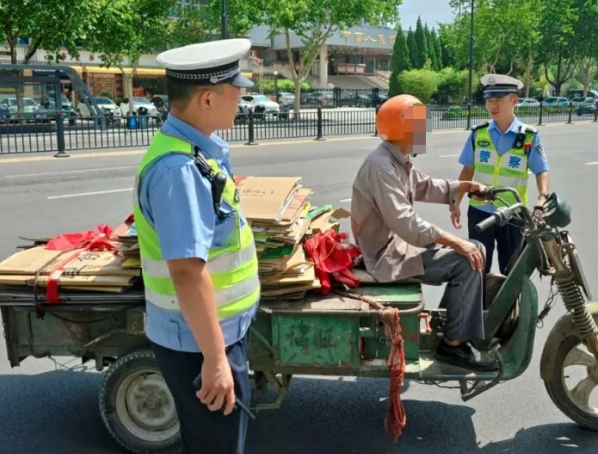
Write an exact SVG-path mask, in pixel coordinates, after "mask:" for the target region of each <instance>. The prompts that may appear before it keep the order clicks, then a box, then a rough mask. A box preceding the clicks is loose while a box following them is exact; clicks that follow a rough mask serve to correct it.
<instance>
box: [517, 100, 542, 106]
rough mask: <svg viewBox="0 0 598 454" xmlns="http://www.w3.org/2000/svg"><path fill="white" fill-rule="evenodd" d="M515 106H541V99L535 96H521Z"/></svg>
mask: <svg viewBox="0 0 598 454" xmlns="http://www.w3.org/2000/svg"><path fill="white" fill-rule="evenodd" d="M515 107H540V101H538V100H537V99H534V98H519V102H518V103H517V104H515Z"/></svg>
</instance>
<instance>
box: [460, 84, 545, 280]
mask: <svg viewBox="0 0 598 454" xmlns="http://www.w3.org/2000/svg"><path fill="white" fill-rule="evenodd" d="M481 82H482V85H484V87H485V88H484V98H485V99H486V109H487V110H488V112H489V113H490V116H491V117H492V120H491V121H490V122H489V123H484V124H481V125H478V126H476V127H474V128H472V129H473V131H472V133H471V135H470V137H469V138H468V140H467V142H466V143H465V146H464V148H463V151H462V153H461V157H460V158H459V163H460V164H462V165H463V170H461V174H460V175H459V178H458V179H459V180H461V181H473V180H475V181H476V182H478V183H482V184H484V185H486V186H509V187H513V188H516V189H517V192H518V193H519V195H520V196H521V198H522V200H523V202H524V203H526V204H527V203H528V194H527V183H528V174H529V172H531V173H533V174H534V175H535V176H536V186H537V188H538V193H539V196H538V200H537V202H536V203H535V204H534V205H535V206H536V207H541V206H542V205H543V204H544V203H545V202H546V198H547V197H548V192H549V181H548V170H549V167H548V160H547V159H546V155H545V154H544V150H543V147H542V144H541V142H540V135H539V133H538V130H537V129H535V128H533V127H531V126H528V125H526V124H524V123H522V122H521V121H519V119H517V117H516V116H515V105H516V104H517V103H518V102H519V97H518V95H517V93H518V91H519V90H520V89H521V88H523V83H522V82H521V81H519V80H517V79H514V78H513V77H509V76H503V75H500V74H486V75H485V76H484V77H482V79H481ZM462 197H463V194H461V196H460V197H459V200H457V204H459V203H460V199H461V198H462ZM500 197H501V198H502V199H503V200H505V202H507V203H508V204H509V205H512V204H513V203H515V202H516V199H515V197H514V196H513V195H512V194H509V193H503V194H501V196H500ZM498 206H504V205H502V204H501V202H494V203H486V202H480V201H478V200H475V199H469V209H468V211H467V225H468V229H469V238H470V239H472V240H477V241H479V242H480V243H482V244H483V245H484V246H485V247H486V269H485V272H486V273H489V272H490V268H491V266H492V258H493V255H494V249H495V243H496V250H497V253H498V262H499V269H500V272H501V274H506V273H507V271H508V267H509V264H510V263H512V259H513V258H514V256H515V255H516V254H517V253H518V251H519V250H520V247H521V245H522V232H521V226H520V225H518V223H517V222H511V223H510V224H507V225H505V226H504V227H499V226H494V227H492V228H489V229H488V230H486V231H484V232H482V233H478V232H476V231H475V226H476V224H478V223H479V222H481V221H483V220H484V219H486V218H488V217H490V216H491V214H492V213H493V212H494V211H495V210H496V207H498ZM460 216H461V212H460V210H455V211H453V212H452V213H451V220H452V223H453V225H454V226H455V227H456V228H458V229H459V228H461V222H460Z"/></svg>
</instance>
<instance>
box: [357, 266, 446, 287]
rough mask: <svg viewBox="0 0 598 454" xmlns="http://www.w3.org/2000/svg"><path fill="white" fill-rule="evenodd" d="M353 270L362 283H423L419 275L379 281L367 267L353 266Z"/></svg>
mask: <svg viewBox="0 0 598 454" xmlns="http://www.w3.org/2000/svg"><path fill="white" fill-rule="evenodd" d="M352 272H353V274H354V275H355V277H357V279H359V282H360V284H361V285H408V284H411V285H413V284H422V280H421V279H420V278H417V277H411V278H407V279H401V280H398V281H393V282H379V281H378V280H377V279H376V278H375V277H374V276H372V275H371V274H370V273H368V272H367V271H366V270H365V269H363V268H360V267H356V268H353V270H352ZM430 285H436V284H430ZM438 285H442V284H438Z"/></svg>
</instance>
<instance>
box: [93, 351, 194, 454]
mask: <svg viewBox="0 0 598 454" xmlns="http://www.w3.org/2000/svg"><path fill="white" fill-rule="evenodd" d="M99 400H100V413H101V415H102V420H103V421H104V424H105V426H106V428H107V429H108V432H109V433H110V435H111V436H112V437H113V438H114V439H115V440H116V441H117V442H118V443H119V444H120V445H121V446H123V447H124V448H125V449H127V450H128V451H130V452H132V453H135V454H179V453H180V452H181V451H182V447H181V443H180V428H179V421H178V417H177V413H176V408H175V404H174V399H173V398H172V394H171V393H170V391H169V389H168V387H167V386H166V382H165V381H164V378H163V377H162V374H161V373H160V370H159V368H158V365H157V363H156V360H155V357H154V353H153V351H152V350H151V349H147V350H137V351H134V352H131V353H129V354H127V355H125V356H122V357H121V358H119V359H118V360H117V361H116V362H114V364H112V365H111V366H110V368H109V369H108V370H107V371H106V373H105V375H104V379H103V381H102V385H101V388H100V399H99Z"/></svg>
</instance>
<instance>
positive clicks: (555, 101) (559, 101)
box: [544, 96, 570, 107]
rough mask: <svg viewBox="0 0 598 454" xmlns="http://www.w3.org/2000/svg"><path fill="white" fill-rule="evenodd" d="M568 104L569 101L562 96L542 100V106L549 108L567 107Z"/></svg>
mask: <svg viewBox="0 0 598 454" xmlns="http://www.w3.org/2000/svg"><path fill="white" fill-rule="evenodd" d="M569 104H570V101H569V100H568V99H567V98H565V97H564V96H558V97H555V96H553V97H550V98H546V99H545V100H544V105H545V106H547V107H550V106H568V105H569Z"/></svg>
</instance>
